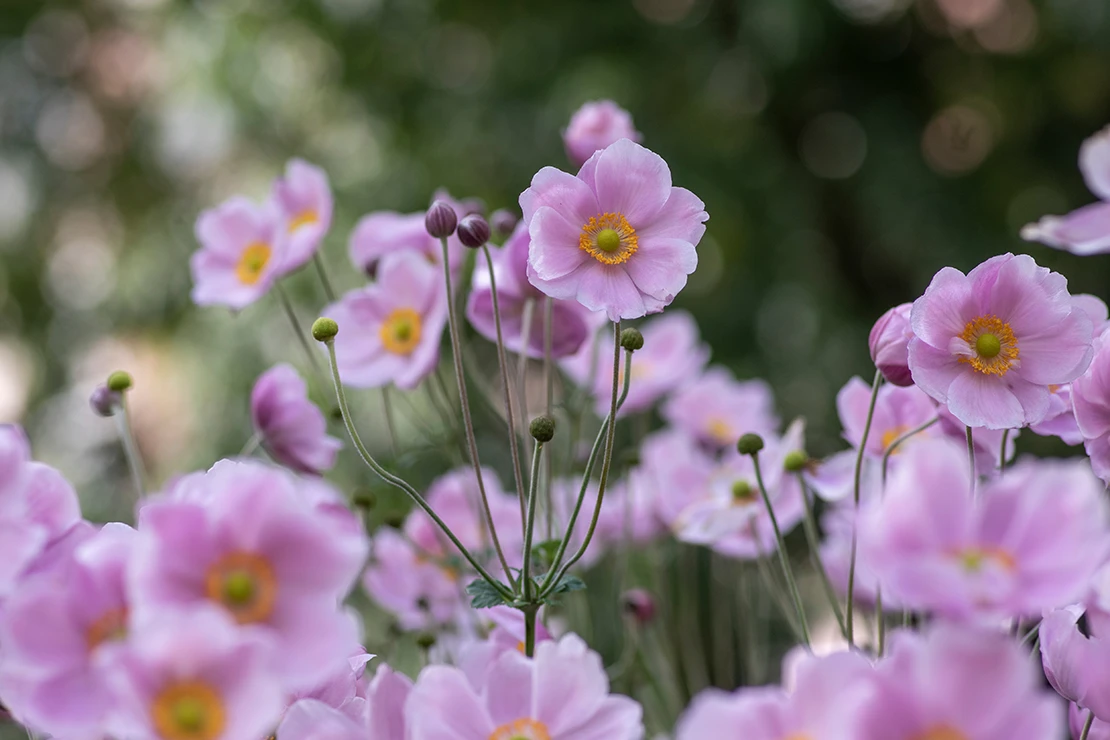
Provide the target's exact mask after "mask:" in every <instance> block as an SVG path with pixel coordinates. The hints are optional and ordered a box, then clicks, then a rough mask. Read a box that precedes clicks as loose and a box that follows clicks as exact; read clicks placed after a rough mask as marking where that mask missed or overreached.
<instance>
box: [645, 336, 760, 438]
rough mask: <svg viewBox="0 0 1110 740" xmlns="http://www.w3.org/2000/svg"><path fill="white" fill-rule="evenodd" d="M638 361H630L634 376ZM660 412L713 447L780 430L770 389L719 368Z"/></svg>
mask: <svg viewBox="0 0 1110 740" xmlns="http://www.w3.org/2000/svg"><path fill="white" fill-rule="evenodd" d="M646 341H647V340H645V348H646ZM638 359H639V358H638V357H634V358H633V361H632V368H633V373H635V372H636V370H635V368H636V361H637V360H638ZM630 392H631V391H630ZM662 412H663V418H664V419H666V420H667V421H668V422H669V423H671V424H673V425H674V426H676V427H680V428H682V429H684V430H685V431H687V432H689V433H690V434H691V435H693V436H694V437H696V438H697V439H698V440H700V441H701V442H703V443H705V444H707V445H709V446H711V447H716V448H721V447H729V446H731V445H734V444H736V440H738V439H740V435H741V434H747V433H748V432H752V433H754V434H761V435H762V434H775V433H776V432H777V431H778V428H779V418H778V416H777V415H776V414H775V399H774V396H773V395H772V393H771V386H769V385H768V384H767V382H766V381H763V380H743V381H738V380H736V378H735V377H734V376H733V374H732V372H731V371H729V370H728V369H727V368H724V367H719V366H718V367H710V368H708V369H707V370H706V371H705V372H704V373H702V375H701V376H700V377H698V378H696V379H694V380H691V381H690V382H689V383H687V384H685V385H683V386H681V387H680V388H679V389H678V390H677V391H675V392H674V394H673V395H672V396H671V397H670V398H669V399H667V402H666V403H665V404H663V409H662Z"/></svg>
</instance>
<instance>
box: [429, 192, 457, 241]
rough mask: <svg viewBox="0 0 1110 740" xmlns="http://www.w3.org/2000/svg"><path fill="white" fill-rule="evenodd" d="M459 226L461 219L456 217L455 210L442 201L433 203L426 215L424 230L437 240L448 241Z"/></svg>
mask: <svg viewBox="0 0 1110 740" xmlns="http://www.w3.org/2000/svg"><path fill="white" fill-rule="evenodd" d="M458 225H459V217H458V216H456V215H455V209H454V208H452V207H451V206H449V205H448V204H447V203H444V202H443V201H442V200H437V201H435V202H434V203H432V205H431V206H429V207H428V212H427V213H426V214H425V215H424V228H426V229H427V230H428V233H429V234H431V235H432V236H434V237H435V238H436V239H446V238H447V237H449V236H451V235H452V234H454V233H455V227H456V226H458Z"/></svg>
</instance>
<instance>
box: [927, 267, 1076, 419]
mask: <svg viewBox="0 0 1110 740" xmlns="http://www.w3.org/2000/svg"><path fill="white" fill-rule="evenodd" d="M911 322H912V324H913V332H914V338H913V340H911V341H910V355H909V362H910V370H911V372H912V373H913V380H914V382H915V383H916V384H917V385H918V387H920V388H921V389H922V390H923V391H925V392H926V393H928V394H929V395H930V396H932V397H933V398H934V399H936V400H937V401H939V402H940V403H943V404H946V405H947V406H948V409H949V410H950V411H951V412H952V414H953V415H955V416H956V418H957V419H959V420H960V422H961V423H963V424H965V425H966V426H969V427H987V428H989V429H1013V428H1017V427H1022V426H1027V425H1029V424H1036V423H1038V422H1040V421H1043V420H1044V418H1045V416H1047V415H1048V413H1049V409H1050V396H1051V393H1050V391H1049V386H1051V385H1060V384H1063V383H1068V382H1070V381H1072V380H1074V379H1075V378H1076V377H1078V376H1079V375H1081V374H1082V373H1083V371H1084V370H1086V369H1087V365H1089V364H1090V362H1091V355H1092V351H1091V335H1092V322H1091V319H1090V317H1089V316H1088V315H1087V313H1086V312H1085V311H1083V310H1080V309H1076V308H1075V307H1074V304H1073V302H1072V298H1071V296H1070V295H1069V294H1068V290H1067V280H1065V279H1064V277H1063V276H1061V275H1060V274H1058V273H1055V272H1051V271H1049V270H1048V269H1047V268H1044V267H1039V266H1038V265H1037V263H1036V262H1034V261H1033V258H1032V257H1029V256H1027V255H1017V256H1014V255H1012V254H1004V255H1000V256H998V257H992V258H991V259H989V260H987V261H986V262H984V263H983V264H981V265H979V266H978V267H976V268H975V269H974V270H972V271H971V272H969V273H968V274H967V275H964V274H963V273H962V272H960V271H959V270H956V269H955V268H952V267H945V268H943V269H942V270H941V271H940V272H938V273H937V274H936V275H935V276H934V277H933V280H932V282H931V283H930V284H929V287H928V288H927V289H926V290H925V294H924V295H923V296H921V297H920V298H918V299H917V300H916V301H915V302H914V304H913V311H912V313H911Z"/></svg>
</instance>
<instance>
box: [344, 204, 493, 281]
mask: <svg viewBox="0 0 1110 740" xmlns="http://www.w3.org/2000/svg"><path fill="white" fill-rule="evenodd" d="M435 200H441V201H443V202H444V203H446V204H448V205H449V206H451V208H453V209H454V211H455V216H456V217H457V218H462V217H463V216H465V215H466V214H467V213H470V212H471V209H470V207H469V206H468V204H466V203H462V202H459V201H457V200H455V199H454V198H452V197H451V196H450V195H449V194H448V193H446V192H437V193H436V196H435ZM425 215H426V212H425V211H420V212H418V213H396V212H394V211H376V212H374V213H370V214H367V215H366V216H363V217H362V219H361V220H359V222H358V224H357V225H356V226H355V228H354V231H352V232H351V239H350V242H349V243H348V252H349V254H350V256H351V262H353V263H354V265H355V267H356V268H358V269H359V270H361V271H362V272H364V273H366V274H367V275H370V276H371V277H374V276H375V275H377V272H378V269H379V268H378V263H379V261H380V260H382V259H383V258H384V257H386V256H388V255H391V254H397V253H399V252H413V253H415V254H417V255H419V256H420V257H422V258H423V259H424V260H425V261H427V262H429V263H431V264H433V265H437V266H438V270H439V272H440V279H441V280H442V279H443V275H442V272H443V245H442V244H440V242H439V239H436V238H435V237H433V236H432V235H430V234H429V233H428V229H427V227H426V226H425V225H424V217H425ZM465 257H466V248H465V247H463V245H462V243H461V242H460V241H459V238H458V237H457V236H454V235H452V236H449V237H448V238H447V263H448V265H450V267H451V273H452V274H453V275H456V276H457V275H458V273H459V270H461V269H462V263H463V260H464V259H465Z"/></svg>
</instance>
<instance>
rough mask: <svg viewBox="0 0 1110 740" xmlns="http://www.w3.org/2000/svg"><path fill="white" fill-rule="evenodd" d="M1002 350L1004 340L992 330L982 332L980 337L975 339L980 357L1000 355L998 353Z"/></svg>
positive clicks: (989, 357)
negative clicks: (992, 332) (1000, 339)
mask: <svg viewBox="0 0 1110 740" xmlns="http://www.w3.org/2000/svg"><path fill="white" fill-rule="evenodd" d="M1001 351H1002V342H1001V341H999V339H998V337H997V336H995V335H994V334H991V333H990V332H987V333H986V334H980V335H979V338H978V339H976V340H975V352H976V353H978V355H979V356H980V357H985V358H987V359H988V360H989V359H991V358H992V357H998V353H999V352H1001Z"/></svg>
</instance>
